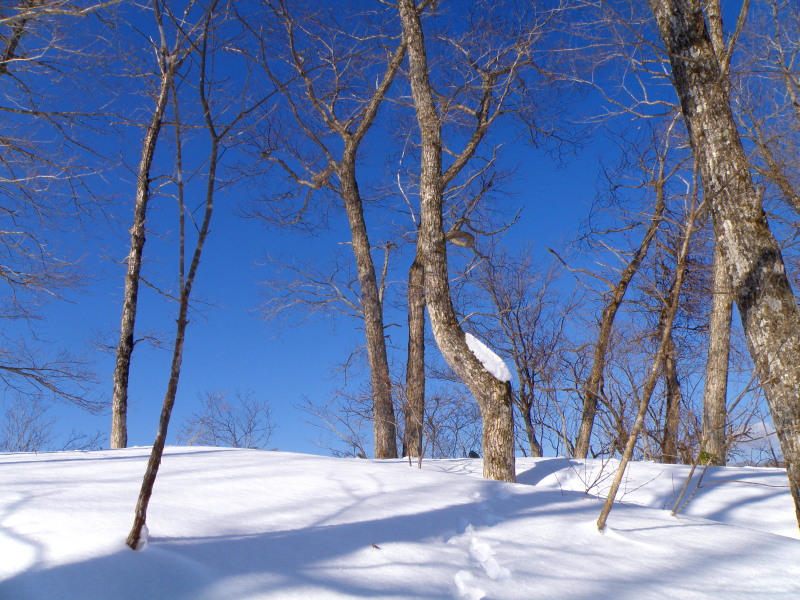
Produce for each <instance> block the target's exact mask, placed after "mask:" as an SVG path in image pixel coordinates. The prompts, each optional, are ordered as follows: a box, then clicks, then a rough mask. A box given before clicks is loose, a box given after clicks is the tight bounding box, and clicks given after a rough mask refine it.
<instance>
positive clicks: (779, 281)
mask: <svg viewBox="0 0 800 600" xmlns="http://www.w3.org/2000/svg"><path fill="white" fill-rule="evenodd" d="M649 3H650V7H651V9H652V11H653V14H654V15H655V18H656V22H657V24H658V29H659V31H660V32H661V36H662V38H663V40H664V43H665V45H666V48H667V51H668V53H669V58H670V63H671V66H672V79H673V85H674V87H675V90H676V91H677V94H678V97H679V98H680V103H681V110H682V113H683V117H684V122H685V123H686V127H687V129H688V131H689V139H690V141H691V145H692V150H693V152H694V156H695V161H696V164H697V167H698V169H699V172H700V177H701V180H702V183H703V189H704V191H705V194H706V196H707V198H708V199H709V201H710V202H711V216H712V219H713V222H714V231H715V234H716V238H717V241H718V243H719V244H720V252H721V254H722V257H723V263H724V264H725V265H726V267H727V270H728V277H729V280H730V282H731V287H732V290H733V295H734V297H735V299H736V304H737V306H738V308H739V314H740V315H741V318H742V325H743V329H744V332H745V336H746V338H747V343H748V347H749V349H750V354H751V356H752V357H753V361H754V363H755V366H756V371H757V373H758V375H759V378H760V380H761V383H762V386H763V389H764V393H765V395H766V398H767V401H768V403H769V406H770V411H771V413H772V419H773V423H774V425H775V429H776V432H777V435H778V439H779V440H780V443H781V449H782V451H783V456H784V460H785V461H786V470H787V475H788V478H789V486H790V490H791V494H792V498H793V500H794V505H795V513H796V516H797V519H798V523H800V402H799V401H798V389H800V369H799V368H798V365H800V315H799V314H798V308H797V300H796V298H795V296H794V294H793V292H792V289H791V286H790V284H789V280H788V278H787V276H786V270H785V267H784V264H783V258H782V256H781V252H780V247H779V246H778V243H777V241H776V240H775V237H774V236H773V235H772V232H771V231H770V229H769V227H768V225H767V220H766V216H765V215H764V211H763V209H762V207H761V201H760V198H759V195H758V194H757V192H756V189H755V186H754V185H753V181H752V177H751V173H750V166H749V164H748V160H747V155H746V154H745V151H744V148H743V146H742V142H741V139H740V137H739V132H738V130H737V128H736V123H735V120H734V118H733V114H732V112H731V107H730V100H729V97H728V94H727V90H726V84H725V82H724V81H722V79H723V77H721V73H722V72H721V70H720V66H719V64H718V62H717V57H716V56H715V53H714V49H713V47H712V43H711V40H710V38H709V35H708V32H707V30H706V26H705V21H704V15H703V10H702V3H701V2H700V1H699V0H649Z"/></svg>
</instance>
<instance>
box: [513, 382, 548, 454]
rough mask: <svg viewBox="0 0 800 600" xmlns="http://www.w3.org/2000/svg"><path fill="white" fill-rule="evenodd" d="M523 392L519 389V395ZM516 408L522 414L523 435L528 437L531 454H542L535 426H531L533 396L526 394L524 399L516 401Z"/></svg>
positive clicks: (523, 392)
mask: <svg viewBox="0 0 800 600" xmlns="http://www.w3.org/2000/svg"><path fill="white" fill-rule="evenodd" d="M523 394H525V391H524V390H520V396H522V395H523ZM517 408H518V409H520V413H521V414H522V422H523V423H524V424H525V436H526V437H527V438H528V449H529V452H530V454H531V456H534V457H541V456H542V445H541V444H540V443H539V439H538V438H537V436H536V428H535V427H534V426H533V415H532V414H531V412H532V410H533V398H532V396H527V397H526V398H525V399H524V400H520V401H519V402H517Z"/></svg>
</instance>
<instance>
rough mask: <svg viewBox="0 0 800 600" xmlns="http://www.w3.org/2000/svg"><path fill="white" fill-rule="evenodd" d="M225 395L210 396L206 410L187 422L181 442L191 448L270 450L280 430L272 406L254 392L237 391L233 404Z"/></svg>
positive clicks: (208, 396) (204, 401)
mask: <svg viewBox="0 0 800 600" xmlns="http://www.w3.org/2000/svg"><path fill="white" fill-rule="evenodd" d="M225 396H226V394H224V393H207V394H206V395H205V397H204V398H202V399H201V400H202V410H201V411H200V412H197V413H193V414H192V415H191V416H189V417H188V418H187V419H186V420H185V421H184V423H183V425H182V426H181V430H180V432H179V433H178V441H179V442H181V443H185V444H188V445H189V446H195V445H201V446H226V447H231V448H267V446H268V445H269V441H270V438H271V437H272V434H273V433H274V431H275V428H276V425H275V423H274V422H273V420H272V417H273V410H272V406H270V404H269V403H267V402H264V401H261V400H257V399H256V398H255V397H254V394H253V393H252V392H236V393H235V394H234V397H235V400H233V401H226V399H225Z"/></svg>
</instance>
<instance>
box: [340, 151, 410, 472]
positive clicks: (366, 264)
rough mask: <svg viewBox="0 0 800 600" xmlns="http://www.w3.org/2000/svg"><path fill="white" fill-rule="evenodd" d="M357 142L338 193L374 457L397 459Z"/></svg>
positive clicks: (343, 170)
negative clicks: (362, 344) (359, 320)
mask: <svg viewBox="0 0 800 600" xmlns="http://www.w3.org/2000/svg"><path fill="white" fill-rule="evenodd" d="M357 147H358V146H357V145H352V144H349V145H348V146H347V147H346V149H345V152H344V154H343V156H342V160H341V162H340V167H339V179H340V181H341V194H342V200H343V201H344V206H345V210H346V211H347V218H348V220H349V222H350V232H351V235H352V240H353V243H352V248H353V254H354V255H355V259H356V266H357V270H358V284H359V287H360V290H361V310H362V314H363V317H364V332H365V334H366V339H367V357H368V359H369V371H370V378H371V382H372V415H373V424H374V428H375V458H397V426H396V422H395V416H394V405H393V403H392V384H391V378H390V375H389V359H388V357H387V353H386V338H385V335H384V331H383V302H382V298H381V295H380V291H379V290H378V278H377V277H376V275H375V264H374V263H373V261H372V254H371V250H372V247H371V246H370V243H369V237H368V235H367V225H366V222H365V221H364V207H363V204H362V202H361V196H360V194H359V191H358V183H357V181H356V155H355V152H356V149H357Z"/></svg>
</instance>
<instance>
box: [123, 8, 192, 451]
mask: <svg viewBox="0 0 800 600" xmlns="http://www.w3.org/2000/svg"><path fill="white" fill-rule="evenodd" d="M157 2H158V0H155V1H154V7H155V8H154V10H155V11H156V14H157V15H158V14H160V13H159V10H160V9H159V8H158V6H157ZM158 18H159V28H161V24H160V17H158ZM161 53H162V55H161V56H162V60H161V61H160V63H159V67H160V68H161V82H160V84H159V86H160V87H159V91H158V98H157V99H156V105H155V109H154V110H153V116H152V117H151V119H150V124H149V125H148V127H147V132H146V133H145V136H144V141H143V142H142V157H141V160H140V161H139V170H138V172H137V176H136V201H135V204H134V209H133V225H132V226H131V229H130V234H131V248H130V252H129V253H128V259H127V263H128V268H127V272H126V274H125V291H124V294H123V299H122V321H121V323H120V328H119V343H118V344H117V361H116V365H115V367H114V392H113V395H112V400H111V439H110V445H111V448H125V447H126V446H127V445H128V379H129V377H130V370H131V355H132V354H133V347H134V345H135V341H134V327H135V324H136V309H137V306H138V301H139V274H140V272H141V269H142V252H143V251H144V244H145V223H146V221H147V204H148V202H149V201H150V169H151V168H152V166H153V156H154V154H155V151H156V145H157V143H158V136H159V133H160V132H161V126H162V124H163V121H164V112H165V109H166V106H167V99H168V98H169V94H170V89H171V88H172V82H173V80H174V77H175V72H176V71H177V69H178V67H179V66H180V63H181V61H180V60H178V57H177V45H176V50H173V51H172V52H169V51H168V50H167V48H166V45H165V41H164V38H163V35H162V45H161Z"/></svg>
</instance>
